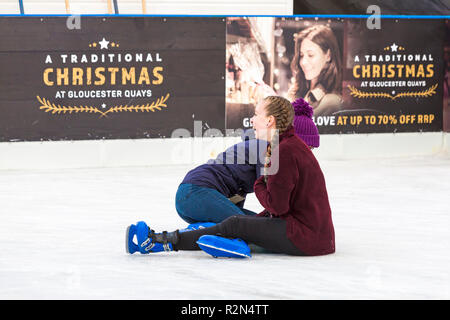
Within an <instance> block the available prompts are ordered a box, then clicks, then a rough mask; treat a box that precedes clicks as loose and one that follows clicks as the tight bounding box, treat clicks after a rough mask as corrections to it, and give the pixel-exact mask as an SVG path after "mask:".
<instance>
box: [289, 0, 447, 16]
mask: <svg viewBox="0 0 450 320" xmlns="http://www.w3.org/2000/svg"><path fill="white" fill-rule="evenodd" d="M373 5H376V6H378V7H379V8H380V11H381V14H383V15H449V14H450V4H449V2H448V1H445V0H400V1H392V0H338V1H336V0H294V14H367V13H368V12H367V9H368V8H369V7H370V6H373Z"/></svg>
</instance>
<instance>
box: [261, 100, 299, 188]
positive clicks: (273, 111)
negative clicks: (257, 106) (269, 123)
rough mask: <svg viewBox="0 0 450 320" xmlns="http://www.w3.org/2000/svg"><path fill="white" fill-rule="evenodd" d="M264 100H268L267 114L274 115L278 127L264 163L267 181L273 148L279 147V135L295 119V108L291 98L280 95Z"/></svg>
mask: <svg viewBox="0 0 450 320" xmlns="http://www.w3.org/2000/svg"><path fill="white" fill-rule="evenodd" d="M263 101H265V102H266V105H265V111H266V116H274V118H275V123H276V129H277V130H276V131H275V134H273V135H272V138H271V140H270V141H269V145H268V147H267V152H266V158H265V163H264V181H265V182H267V179H268V174H267V171H268V168H269V164H270V158H271V156H272V150H273V149H275V148H276V147H278V141H279V135H280V134H282V133H283V132H285V131H286V130H287V129H288V128H289V127H290V126H291V125H292V122H293V121H294V108H293V107H292V104H291V103H290V102H289V100H287V99H285V98H283V97H279V96H268V97H266V98H264V100H263Z"/></svg>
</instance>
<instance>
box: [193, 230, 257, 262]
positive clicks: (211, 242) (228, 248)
mask: <svg viewBox="0 0 450 320" xmlns="http://www.w3.org/2000/svg"><path fill="white" fill-rule="evenodd" d="M197 244H198V246H199V247H200V249H202V250H203V251H204V252H206V253H207V254H209V255H211V256H213V257H214V258H251V254H250V248H249V247H248V245H247V244H246V243H245V242H244V241H242V240H240V239H226V238H222V237H219V236H213V235H204V236H201V237H200V238H199V239H198V240H197Z"/></svg>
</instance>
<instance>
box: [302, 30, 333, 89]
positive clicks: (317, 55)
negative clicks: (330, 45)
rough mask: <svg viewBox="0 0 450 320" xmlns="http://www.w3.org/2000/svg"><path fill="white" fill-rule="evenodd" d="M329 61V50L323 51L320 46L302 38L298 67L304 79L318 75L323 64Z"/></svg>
mask: <svg viewBox="0 0 450 320" xmlns="http://www.w3.org/2000/svg"><path fill="white" fill-rule="evenodd" d="M328 61H330V50H328V51H327V52H324V51H323V50H322V48H321V47H320V46H319V45H317V44H316V43H314V42H312V41H311V40H309V39H304V40H303V41H302V44H301V46H300V68H302V70H303V73H304V74H305V79H306V80H309V81H311V80H315V79H317V78H318V77H319V74H320V72H321V71H322V69H323V67H324V66H325V64H326V63H327V62H328Z"/></svg>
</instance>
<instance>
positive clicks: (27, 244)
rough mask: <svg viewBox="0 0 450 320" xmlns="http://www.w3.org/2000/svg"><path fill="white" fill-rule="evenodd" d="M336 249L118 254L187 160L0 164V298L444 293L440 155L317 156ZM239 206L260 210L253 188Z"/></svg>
mask: <svg viewBox="0 0 450 320" xmlns="http://www.w3.org/2000/svg"><path fill="white" fill-rule="evenodd" d="M321 166H322V170H323V171H324V174H325V177H326V182H327V187H328V193H329V197H330V203H331V207H332V211H333V220H334V225H335V231H336V249H337V251H336V253H335V254H332V255H327V256H320V257H290V256H286V255H279V254H253V257H252V258H250V259H245V260H241V259H214V258H212V257H210V256H209V255H207V254H205V253H204V252H202V251H195V252H175V253H158V254H151V255H140V254H134V255H128V254H126V253H125V249H124V232H125V228H126V226H127V225H128V224H131V223H135V222H136V221H139V220H145V221H146V222H147V223H148V224H149V225H150V226H151V227H152V228H153V229H155V230H156V231H162V230H169V231H170V230H173V229H176V228H181V227H185V226H186V223H184V222H183V221H182V220H181V219H180V218H179V217H178V215H177V213H176V211H175V206H174V198H175V192H176V189H177V186H178V184H179V183H180V182H181V180H182V178H183V177H184V175H185V173H186V172H187V171H188V170H189V169H190V167H187V166H183V167H181V166H179V167H148V168H115V169H82V170H58V171H2V172H0V298H1V299H449V298H450V294H449V287H450V278H449V272H450V251H449V249H450V246H449V242H450V228H449V227H450V206H449V203H450V192H449V191H450V158H448V157H446V156H437V157H436V156H435V157H427V158H413V159H390V160H358V161H348V160H346V161H322V162H321ZM246 207H247V208H249V209H253V210H255V211H259V210H260V209H261V206H260V204H259V203H258V201H257V199H256V198H255V197H254V195H252V196H250V197H249V198H248V200H247V204H246Z"/></svg>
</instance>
